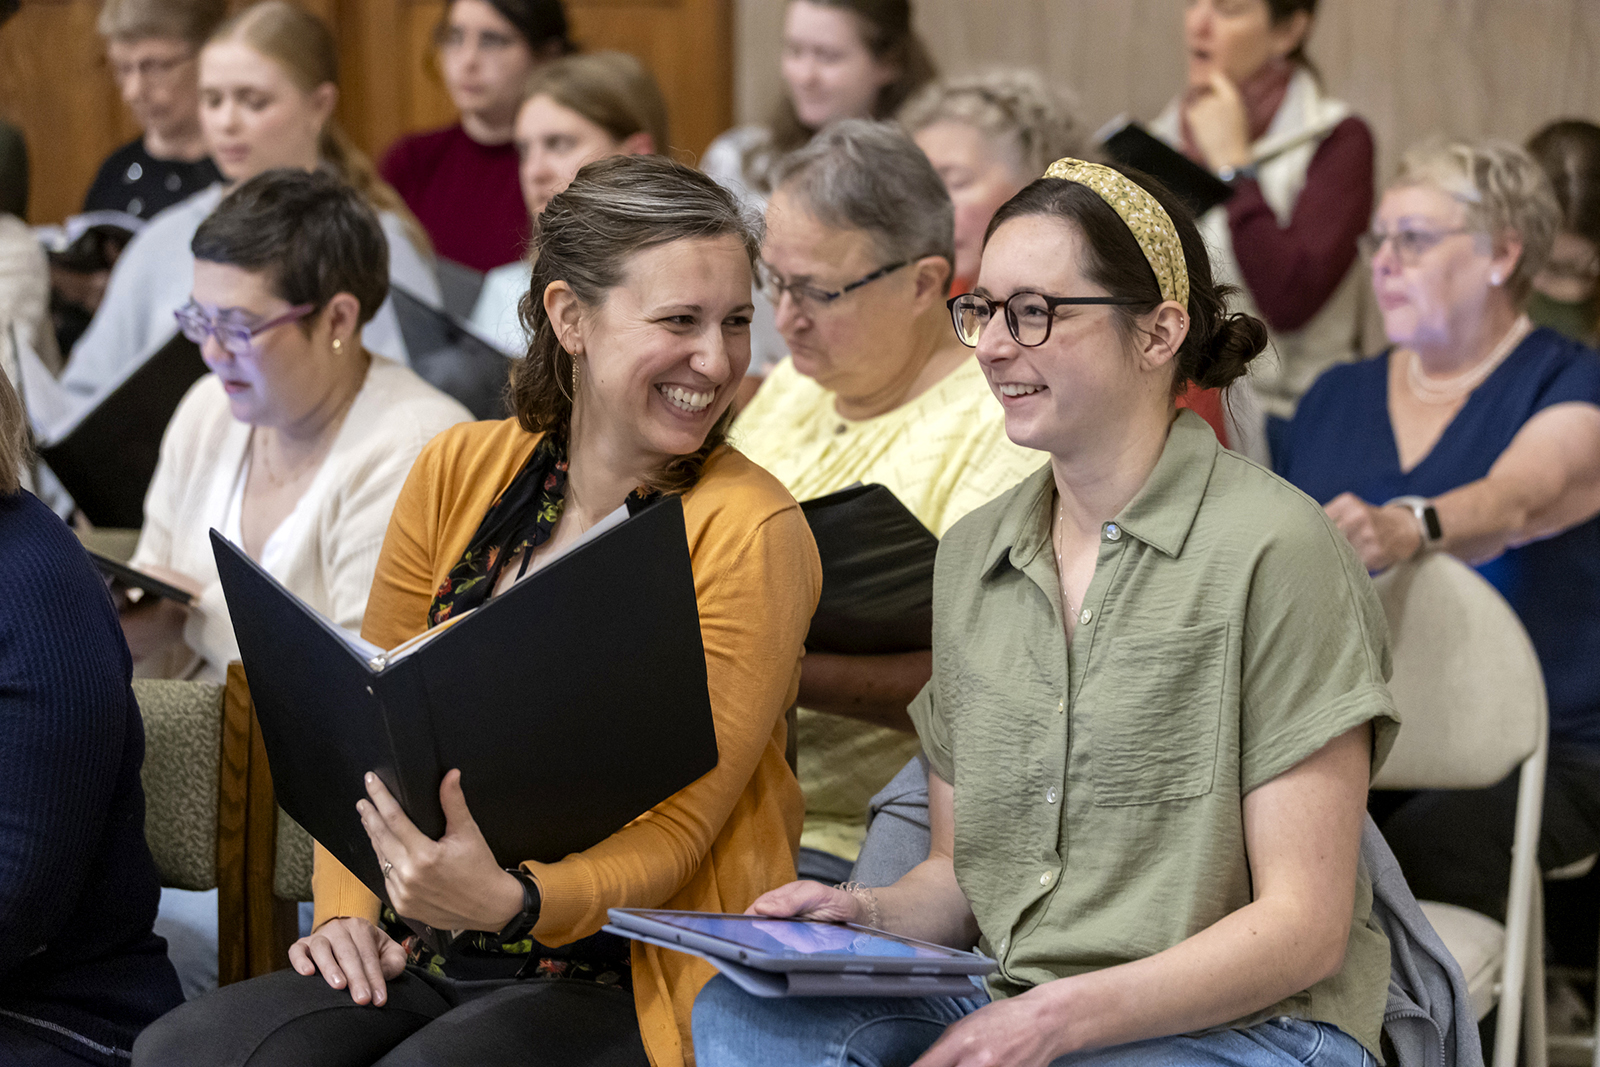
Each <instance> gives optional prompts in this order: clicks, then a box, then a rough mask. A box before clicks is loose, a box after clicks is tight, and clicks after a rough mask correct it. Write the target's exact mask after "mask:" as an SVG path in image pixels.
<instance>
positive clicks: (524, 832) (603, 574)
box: [211, 497, 717, 901]
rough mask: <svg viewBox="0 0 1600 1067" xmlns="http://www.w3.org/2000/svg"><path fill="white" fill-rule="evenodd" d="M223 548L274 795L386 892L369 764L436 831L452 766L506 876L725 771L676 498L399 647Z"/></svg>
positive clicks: (225, 544)
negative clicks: (372, 830) (316, 606)
mask: <svg viewBox="0 0 1600 1067" xmlns="http://www.w3.org/2000/svg"><path fill="white" fill-rule="evenodd" d="M619 518H620V517H619ZM211 542H212V549H213V551H214V552H215V554H216V559H217V572H218V574H219V576H220V577H221V580H222V588H223V593H224V595H225V596H226V597H227V601H228V613H229V615H230V616H231V617H232V620H233V630H234V634H235V635H236V636H237V637H238V640H239V652H240V658H241V659H243V660H244V668H245V673H246V675H247V676H248V677H249V680H250V694H251V697H252V698H253V699H254V701H255V706H256V716H257V718H258V720H259V721H260V723H261V736H262V739H263V740H264V741H265V743H266V748H267V758H268V761H269V762H270V764H271V767H272V783H273V787H274V789H275V790H276V792H277V798H278V803H280V804H281V805H282V806H283V809H284V810H285V811H286V812H288V813H289V815H290V816H292V817H293V818H294V820H295V821H296V822H298V823H299V824H300V825H301V826H303V827H305V828H306V830H307V831H308V832H309V833H310V834H311V836H312V837H314V838H316V839H317V840H318V841H320V842H321V843H322V845H323V846H324V847H325V848H327V849H328V850H329V851H330V852H331V853H333V855H334V856H335V857H337V858H338V860H339V862H340V863H343V864H344V865H345V867H347V868H348V869H349V870H350V871H351V872H352V873H353V874H355V875H356V877H358V878H360V879H361V881H362V882H363V883H365V884H366V886H367V888H369V889H371V890H372V891H373V892H374V893H376V894H377V895H378V896H379V897H380V898H381V899H383V900H385V901H387V900H388V895H387V893H386V891H385V888H384V882H383V876H382V872H381V871H380V870H379V869H378V861H377V859H376V858H375V857H374V855H373V851H372V843H371V841H370V840H369V839H368V837H367V834H366V831H365V830H363V829H362V827H361V820H360V818H359V817H358V816H357V815H356V801H358V800H360V799H362V798H364V797H365V796H366V795H367V793H366V788H365V786H364V785H363V776H364V775H365V774H366V772H368V771H372V772H374V773H376V774H377V775H378V777H379V778H380V779H382V780H383V783H384V785H385V786H387V787H388V789H389V792H390V793H392V794H393V795H394V797H395V799H396V800H397V801H399V803H400V805H401V807H403V808H404V809H405V811H406V814H407V815H408V816H409V817H410V818H411V820H412V822H414V823H415V824H416V825H417V828H418V829H420V830H421V831H422V832H423V833H425V834H427V835H428V836H429V837H432V838H435V839H437V838H438V837H440V836H441V835H442V834H443V833H444V829H445V820H444V812H443V810H442V809H441V807H440V805H439V783H440V781H441V780H442V779H443V777H444V775H445V773H446V772H447V771H449V770H450V769H452V768H459V769H460V770H461V787H462V790H463V792H464V793H465V794H466V798H467V804H468V806H469V807H470V808H471V810H472V815H473V818H474V819H475V820H476V821H477V823H478V826H479V827H480V828H481V829H482V830H483V836H484V838H485V839H486V840H487V841H488V843H489V847H490V848H491V849H492V850H493V851H494V854H495V856H496V858H497V859H498V860H499V862H500V864H501V866H504V867H512V866H515V865H516V864H518V863H520V862H522V861H523V860H538V861H542V862H553V861H555V860H559V859H561V858H563V857H564V856H567V855H569V854H571V853H573V852H579V851H582V850H583V849H586V848H588V847H589V846H591V845H593V844H595V843H597V842H599V841H601V840H602V839H604V838H606V837H608V836H609V835H611V834H613V833H615V832H616V831H617V830H620V829H621V828H622V827H623V826H625V825H626V824H627V823H629V822H630V821H632V820H633V819H635V818H637V817H638V816H639V815H641V814H643V813H644V812H646V811H648V810H649V809H650V808H652V807H654V806H655V805H657V804H659V803H660V802H661V801H663V800H665V799H667V798H668V797H670V796H671V795H672V794H673V793H676V792H677V791H678V790H680V789H682V788H683V787H684V786H687V785H689V784H690V783H691V782H693V781H695V780H696V779H697V778H699V777H701V776H702V775H704V774H705V773H706V772H708V771H710V770H711V769H712V768H714V767H715V766H716V765H717V738H716V731H715V728H714V725H713V722H712V717H711V698H710V694H709V691H708V689H707V686H706V657H705V649H704V647H703V646H702V644H701V641H700V615H699V611H698V609H697V607H696V603H695V592H694V574H693V572H692V571H691V569H690V565H689V549H688V542H687V536H686V534H685V532H684V524H683V505H682V501H681V500H680V499H679V498H677V497H668V498H666V499H663V500H661V501H660V502H658V503H655V504H653V505H651V506H649V507H647V508H645V509H643V510H642V511H640V512H639V513H638V514H636V515H634V516H632V517H631V518H624V519H621V521H618V522H616V523H614V524H613V525H611V526H610V527H609V528H608V529H606V530H604V532H602V533H600V534H599V535H598V536H595V537H592V538H591V539H589V540H586V541H584V542H583V543H581V544H580V545H578V546H577V547H575V548H574V549H572V550H571V551H569V552H568V553H567V554H566V555H564V556H562V557H561V558H560V559H557V560H555V561H553V562H551V563H549V564H547V565H546V566H545V567H544V568H542V569H541V570H539V571H536V572H535V573H534V574H532V575H530V576H529V577H528V578H527V579H525V580H523V581H521V582H518V583H517V584H516V585H515V586H513V587H512V588H511V589H509V590H507V591H506V592H505V593H503V594H502V595H500V596H497V597H495V598H493V599H491V600H489V601H488V602H487V603H485V604H484V605H482V606H481V607H479V608H477V609H476V610H473V611H469V612H464V613H463V614H461V615H460V616H458V617H457V618H455V619H451V620H449V621H447V622H444V623H440V624H439V625H437V626H435V627H433V628H432V629H431V630H429V631H427V632H426V633H424V634H422V635H421V636H419V637H417V638H414V639H412V640H411V641H408V642H406V643H405V644H404V645H401V646H399V647H398V648H396V649H393V650H390V651H387V652H384V651H380V650H378V649H377V648H375V647H374V646H372V645H371V644H369V643H367V642H364V641H362V640H361V639H360V638H357V637H355V636H354V635H352V634H350V633H348V632H347V631H345V630H341V629H340V628H338V627H336V626H334V625H333V624H332V623H331V622H329V621H328V620H327V619H325V618H323V617H322V616H320V615H318V614H317V613H316V612H315V611H312V610H311V609H310V608H309V607H307V606H306V605H305V604H304V603H302V602H301V601H300V600H299V599H298V598H296V597H295V596H294V595H293V594H291V593H290V592H288V591H287V590H285V589H284V588H283V587H282V586H281V585H279V584H278V582H277V581H275V580H274V579H273V578H272V576H271V575H269V574H267V572H266V571H265V570H263V569H262V568H261V567H260V566H259V565H258V564H256V563H255V562H254V561H253V560H251V559H250V558H249V557H248V556H246V555H245V554H244V553H243V552H242V551H241V550H240V549H239V548H238V547H237V546H235V545H234V544H232V543H231V542H230V541H228V540H227V539H226V538H224V537H222V536H221V535H220V534H218V533H217V532H216V531H214V530H213V531H212V533H211Z"/></svg>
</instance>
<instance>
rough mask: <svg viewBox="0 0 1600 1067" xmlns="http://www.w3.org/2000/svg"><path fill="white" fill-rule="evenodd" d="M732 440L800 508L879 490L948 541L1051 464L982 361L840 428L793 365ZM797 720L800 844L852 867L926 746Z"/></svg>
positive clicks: (745, 414) (877, 730)
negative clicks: (879, 804) (903, 773)
mask: <svg viewBox="0 0 1600 1067" xmlns="http://www.w3.org/2000/svg"><path fill="white" fill-rule="evenodd" d="M731 439H732V443H733V444H734V446H735V447H737V448H738V449H739V450H740V451H741V452H743V453H744V454H745V455H746V456H749V457H750V459H752V460H754V461H755V462H756V463H758V464H759V465H761V466H762V467H765V468H766V469H767V470H768V471H770V472H772V473H773V474H774V475H776V476H777V478H778V480H779V481H780V482H782V483H783V484H784V486H785V488H787V489H788V490H789V492H791V493H793V494H794V497H795V499H797V500H809V499H811V498H813V497H818V496H823V495H824V494H827V493H831V492H834V491H835V490H838V489H843V488H844V487H845V486H848V485H852V484H854V483H855V482H865V483H872V482H876V483H879V484H881V485H885V486H887V487H888V488H889V489H890V490H891V491H892V492H893V493H894V495H895V496H897V497H899V498H900V500H901V501H902V502H903V503H904V504H905V505H906V507H907V508H909V509H910V510H911V513H912V514H914V515H915V516H916V517H917V518H918V519H920V520H922V522H923V524H924V525H925V526H927V527H928V529H930V530H932V531H933V532H934V533H936V534H940V535H943V534H944V532H945V530H947V529H949V528H950V526H951V525H953V524H954V523H955V521H956V520H957V519H959V518H961V517H962V516H963V515H965V514H967V512H969V511H972V510H973V509H974V508H977V507H978V506H979V505H981V504H985V503H988V502H989V501H990V500H993V499H994V498H995V497H997V496H999V495H1000V494H1001V493H1003V492H1005V491H1006V490H1007V489H1010V488H1011V487H1012V486H1013V485H1016V484H1017V483H1018V482H1019V481H1021V480H1022V479H1023V477H1024V476H1026V475H1028V474H1029V473H1031V472H1033V471H1034V470H1037V469H1038V468H1039V467H1040V466H1041V465H1042V464H1044V463H1045V462H1046V457H1045V455H1044V453H1042V452H1035V451H1033V450H1032V449H1026V448H1019V447H1018V446H1016V445H1014V444H1012V443H1011V441H1010V439H1009V438H1007V437H1006V431H1005V413H1004V412H1003V410H1002V409H1001V407H1000V403H999V401H997V400H995V398H994V396H993V394H991V393H990V391H989V384H988V382H987V381H985V380H984V377H983V371H982V370H981V369H980V368H979V366H978V361H977V360H976V359H969V360H967V361H966V362H965V363H962V364H961V366H960V367H958V368H956V369H955V370H954V371H951V372H950V373H949V374H948V375H946V376H945V378H944V379H943V380H942V381H940V382H938V383H937V384H936V385H934V386H933V388H931V389H929V390H928V391H927V392H925V393H923V394H922V395H921V396H919V397H917V398H915V399H914V400H912V401H911V402H909V403H907V404H904V405H902V406H900V407H898V408H896V409H895V410H893V411H891V412H888V413H887V414H884V415H879V416H877V417H876V418H871V419H864V420H862V421H859V422H857V421H852V420H850V419H846V418H841V417H840V415H839V414H838V412H837V411H836V410H835V409H834V394H833V393H832V392H830V391H828V390H826V389H824V388H822V387H821V386H819V385H818V384H817V383H816V382H814V381H812V380H811V379H810V378H807V377H806V376H805V375H803V374H801V373H800V372H799V371H797V370H795V369H794V364H793V362H791V361H790V360H788V359H784V360H783V361H782V362H780V363H779V364H778V365H777V366H776V367H774V368H773V370H772V373H771V374H769V375H768V376H767V380H766V382H765V383H764V384H763V385H762V386H761V389H760V390H759V391H758V392H757V393H756V395H755V398H754V399H753V400H751V401H750V404H749V406H748V407H746V408H745V409H744V411H742V412H741V413H740V414H739V419H738V421H737V422H735V423H734V425H733V432H732V434H731ZM799 718H800V723H799V730H798V734H797V736H798V739H799V748H800V786H801V789H802V790H804V792H805V797H806V821H805V831H804V833H803V835H802V836H801V839H800V843H801V844H802V845H805V846H807V847H810V848H816V849H821V850H822V851H824V852H831V853H833V854H834V855H836V856H843V857H845V858H846V859H854V858H855V856H856V854H857V852H859V851H860V849H861V840H862V838H863V836H865V833H866V815H867V802H868V801H869V800H871V799H872V795H873V794H874V793H876V792H877V791H878V790H879V789H882V788H883V786H884V785H886V784H887V783H888V781H889V779H890V778H892V777H894V775H895V772H896V771H898V770H899V769H900V768H901V767H903V766H905V763H906V761H907V760H909V759H910V758H911V757H912V756H913V755H915V754H916V752H917V739H916V737H915V735H913V734H909V733H902V732H900V731H898V730H891V729H888V728H885V727H880V726H869V725H867V724H866V723H862V722H858V721H856V720H854V719H845V718H840V717H838V716H834V715H824V714H821V713H818V712H812V711H807V710H806V709H804V708H802V709H800V714H799Z"/></svg>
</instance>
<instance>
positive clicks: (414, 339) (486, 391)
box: [389, 285, 511, 419]
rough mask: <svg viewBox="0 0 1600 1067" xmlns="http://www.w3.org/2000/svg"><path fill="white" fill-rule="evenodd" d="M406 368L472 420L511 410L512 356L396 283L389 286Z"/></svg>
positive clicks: (504, 413)
mask: <svg viewBox="0 0 1600 1067" xmlns="http://www.w3.org/2000/svg"><path fill="white" fill-rule="evenodd" d="M389 296H390V297H391V298H392V299H393V300H394V313H395V317H396V318H398V319H399V320H400V334H401V336H402V337H403V338H404V339H405V343H406V356H407V358H408V359H410V360H411V369H412V370H414V371H416V372H417V375H418V376H419V377H420V378H422V379H423V380H424V381H426V382H427V383H428V384H429V385H431V386H433V387H434V388H435V389H438V390H439V391H440V392H442V393H446V394H448V395H450V396H452V397H454V398H455V399H457V400H459V401H460V402H461V404H462V406H463V407H465V408H466V409H467V410H468V411H470V412H472V417H473V418H475V419H503V418H505V417H506V416H507V415H509V414H511V408H510V405H509V404H508V403H507V402H506V384H507V383H508V382H509V381H510V380H511V356H510V355H509V354H508V353H505V352H502V351H500V350H499V349H498V348H496V347H495V346H494V345H491V344H490V343H489V342H487V341H485V340H484V339H483V338H481V337H479V336H478V335H477V334H475V333H473V332H472V328H471V327H470V326H468V325H467V324H466V323H465V322H462V321H461V320H460V319H458V318H456V317H455V316H454V315H451V314H450V313H449V312H447V311H440V310H439V309H438V308H435V307H430V306H428V305H427V304H425V303H423V302H422V301H421V300H420V299H418V298H417V297H416V296H414V295H413V294H411V293H409V292H407V291H406V290H404V289H402V288H400V287H399V286H398V285H391V286H390V287H389Z"/></svg>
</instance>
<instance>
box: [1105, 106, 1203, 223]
mask: <svg viewBox="0 0 1600 1067" xmlns="http://www.w3.org/2000/svg"><path fill="white" fill-rule="evenodd" d="M1100 147H1101V148H1102V149H1103V150H1104V151H1105V154H1106V155H1107V156H1109V157H1110V158H1111V159H1112V160H1113V161H1115V162H1117V163H1121V164H1122V165H1123V166H1125V167H1132V168H1133V169H1134V170H1140V171H1143V172H1144V173H1146V174H1148V175H1150V177H1152V178H1154V179H1156V180H1157V181H1159V182H1160V183H1161V184H1162V185H1165V186H1166V187H1167V188H1168V189H1169V190H1171V191H1172V194H1173V195H1174V196H1176V197H1177V198H1178V199H1179V200H1181V201H1183V204H1184V206H1185V207H1187V208H1188V209H1189V210H1190V211H1191V212H1192V213H1193V214H1194V217H1195V218H1199V217H1200V216H1201V215H1204V214H1205V213H1206V212H1207V211H1210V210H1211V209H1212V208H1214V207H1216V206H1217V205H1218V204H1221V203H1224V202H1225V201H1227V199H1228V198H1229V197H1231V196H1232V195H1233V189H1232V188H1231V187H1229V185H1228V183H1227V182H1225V181H1223V180H1222V179H1221V178H1219V177H1217V176H1216V175H1215V174H1212V173H1211V172H1210V171H1209V170H1206V168H1204V167H1202V166H1201V165H1200V164H1198V163H1196V162H1195V161H1194V160H1192V159H1190V158H1189V157H1188V156H1186V155H1184V154H1183V153H1182V152H1179V151H1178V150H1177V149H1175V148H1173V147H1172V146H1171V145H1169V144H1167V142H1165V141H1163V140H1161V138H1159V137H1157V136H1155V135H1154V134H1152V133H1150V131H1148V130H1146V129H1145V128H1144V127H1143V126H1140V125H1139V124H1138V123H1136V122H1129V123H1126V124H1125V125H1123V126H1122V127H1121V128H1120V129H1118V130H1117V131H1116V132H1115V133H1113V134H1111V135H1110V136H1109V137H1106V138H1104V139H1103V140H1102V141H1101V142H1100Z"/></svg>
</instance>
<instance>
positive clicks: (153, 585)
mask: <svg viewBox="0 0 1600 1067" xmlns="http://www.w3.org/2000/svg"><path fill="white" fill-rule="evenodd" d="M88 552H89V558H90V559H91V560H93V561H94V565H95V566H96V567H98V568H99V570H100V573H101V574H102V575H104V576H105V577H106V578H107V579H109V580H110V581H113V582H115V583H117V584H118V585H120V586H122V587H123V588H124V589H130V590H132V589H137V590H138V591H139V592H140V593H141V594H142V595H144V596H158V597H162V598H164V599H167V600H175V601H177V602H178V603H179V604H189V603H193V601H194V597H193V596H191V595H190V594H189V593H186V592H184V591H183V590H182V589H179V588H178V587H177V586H175V585H172V584H170V583H168V582H163V581H162V580H161V579H160V578H157V577H155V576H154V575H150V574H146V573H145V572H144V571H141V570H135V569H134V568H132V567H130V566H128V565H127V564H126V563H122V562H120V561H118V560H114V559H112V558H111V557H110V556H107V555H103V554H101V553H99V552H96V551H95V550H94V549H92V548H91V549H89V550H88Z"/></svg>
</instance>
